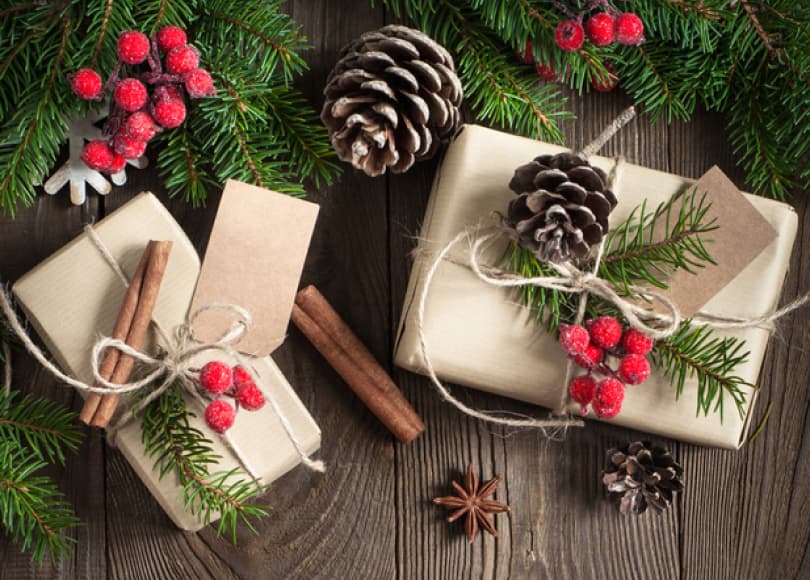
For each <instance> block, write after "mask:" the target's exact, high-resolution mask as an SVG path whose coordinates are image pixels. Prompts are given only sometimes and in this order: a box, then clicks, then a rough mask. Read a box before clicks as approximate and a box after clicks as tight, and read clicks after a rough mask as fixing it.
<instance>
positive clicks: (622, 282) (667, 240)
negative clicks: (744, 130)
mask: <svg viewBox="0 0 810 580" xmlns="http://www.w3.org/2000/svg"><path fill="white" fill-rule="evenodd" d="M710 208H711V204H710V203H707V202H706V194H705V193H700V194H699V193H698V192H697V191H696V190H695V189H692V190H691V191H689V192H686V193H684V194H683V195H682V196H679V197H676V198H674V199H672V200H670V201H668V202H664V203H661V204H660V205H659V206H658V207H657V208H656V209H655V211H652V212H648V211H647V203H646V201H645V202H644V203H642V204H641V206H639V207H637V208H635V209H634V210H633V211H632V212H631V213H630V216H629V217H628V218H627V219H626V220H625V221H624V222H623V223H621V224H620V225H619V226H617V227H616V228H614V229H613V230H611V231H610V233H609V234H608V237H607V239H606V241H605V248H606V251H605V256H604V257H603V258H602V262H601V263H600V266H599V276H600V277H601V278H604V279H605V280H608V281H609V282H611V283H612V284H614V285H616V286H619V287H622V288H624V291H625V293H626V294H632V292H631V290H630V286H633V285H637V284H639V283H647V284H651V285H653V286H656V287H658V288H667V279H668V278H669V277H670V276H671V275H672V274H673V273H674V272H675V271H676V270H686V271H687V272H690V273H692V274H696V273H697V271H698V269H699V268H702V267H704V266H705V265H706V264H714V263H715V262H714V260H713V259H712V257H711V255H710V254H709V252H708V250H707V249H706V244H707V243H709V242H710V240H708V239H707V238H706V237H705V236H706V234H708V233H709V232H711V231H714V230H715V229H717V227H718V226H717V224H716V220H714V219H711V220H709V219H707V213H708V211H709V210H710Z"/></svg>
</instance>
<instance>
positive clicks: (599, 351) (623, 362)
mask: <svg viewBox="0 0 810 580" xmlns="http://www.w3.org/2000/svg"><path fill="white" fill-rule="evenodd" d="M586 324H587V326H588V328H585V327H584V326H581V325H579V324H570V325H569V324H561V325H560V346H562V348H563V350H564V351H565V352H566V353H568V355H569V356H570V357H571V358H573V360H574V362H575V363H576V364H577V365H579V366H580V367H582V368H584V369H587V370H588V372H587V373H586V374H584V375H580V376H578V377H574V379H573V380H572V381H571V384H570V385H569V387H568V390H569V392H570V394H571V398H572V399H573V400H574V401H576V402H577V403H579V404H580V405H581V406H582V414H583V415H586V414H587V413H588V405H590V406H591V407H593V411H594V413H596V416H597V417H599V418H600V419H612V418H613V417H615V416H616V415H618V414H619V412H620V411H621V410H622V401H623V400H624V389H625V385H640V384H641V383H643V382H644V381H646V380H647V379H648V378H649V376H650V363H649V361H647V357H646V355H647V354H648V353H649V352H650V350H652V347H653V340H652V339H651V338H650V337H649V336H647V335H645V334H644V333H642V332H641V331H639V330H637V329H635V328H633V327H628V328H626V329H624V328H622V325H621V324H620V323H619V321H618V320H616V319H615V318H613V317H612V316H601V317H599V318H595V319H593V320H589V321H588V322H587V323H586ZM608 357H613V358H615V359H618V360H619V365H618V367H617V368H616V369H615V370H614V369H613V368H611V367H610V365H609V364H608ZM593 374H599V375H602V376H603V377H604V378H602V379H601V380H599V381H597V380H596V379H595V378H594V377H593Z"/></svg>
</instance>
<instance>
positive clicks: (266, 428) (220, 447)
mask: <svg viewBox="0 0 810 580" xmlns="http://www.w3.org/2000/svg"><path fill="white" fill-rule="evenodd" d="M95 229H96V231H97V232H98V234H99V236H100V237H101V239H102V240H103V241H104V243H105V245H106V246H107V247H108V248H109V249H110V251H111V252H112V255H113V256H114V257H115V258H116V259H117V260H118V262H119V263H120V264H121V265H122V267H123V270H124V272H125V273H126V274H127V275H128V276H131V275H132V273H133V272H134V271H135V268H136V267H137V262H138V260H139V258H140V256H141V254H142V253H143V250H144V248H145V247H146V244H147V242H148V241H149V240H150V239H154V240H172V241H174V247H173V249H172V253H171V257H170V259H169V264H168V268H167V271H166V275H165V278H164V280H163V284H162V286H161V290H160V296H159V299H158V302H157V306H156V308H155V314H154V320H156V321H157V322H158V323H159V324H161V326H162V327H163V328H165V329H167V330H169V331H171V330H172V329H174V328H175V327H176V326H177V325H179V324H181V323H182V322H183V321H184V320H185V318H186V315H187V313H188V309H189V305H190V304H191V300H192V295H193V293H194V289H195V286H196V284H197V277H198V275H199V273H200V260H199V257H198V256H197V252H196V251H195V250H194V247H193V246H192V245H191V242H190V241H189V240H188V238H187V237H186V235H185V234H184V233H183V230H182V229H181V228H180V226H179V225H178V224H177V222H175V221H174V219H173V218H172V216H171V214H169V212H168V211H167V210H166V208H165V207H164V206H163V205H162V204H161V203H160V202H159V201H158V200H157V198H156V197H155V196H153V195H152V194H151V193H142V194H140V195H138V196H137V197H135V198H134V199H133V200H132V201H130V202H129V203H127V204H126V205H125V206H123V207H122V208H120V209H119V210H118V211H116V212H114V213H113V214H111V215H110V216H109V217H107V218H106V219H104V220H102V221H101V222H99V223H98V224H97V225H96V226H95ZM13 292H14V295H15V296H16V298H17V302H18V304H19V305H20V306H21V307H22V309H23V310H24V311H25V313H26V315H27V316H28V319H29V320H30V322H31V324H32V326H33V327H34V329H35V330H36V331H37V333H38V334H39V336H40V337H41V338H42V340H43V342H44V343H45V344H46V346H47V347H48V349H49V350H50V352H51V354H52V355H53V357H54V359H55V360H56V362H58V363H59V364H60V365H61V366H62V367H63V368H64V369H65V370H67V371H68V372H69V373H71V374H72V375H74V376H76V377H78V378H79V379H81V380H82V381H84V382H92V380H93V375H92V370H91V365H90V349H91V347H92V345H93V344H94V343H95V341H96V340H97V339H98V337H99V336H101V335H102V334H104V335H107V336H109V334H110V332H111V331H112V327H113V325H114V323H115V318H116V316H117V314H118V309H119V308H120V306H121V302H122V300H123V296H124V292H125V287H124V285H123V283H122V282H121V281H120V280H119V279H118V277H117V276H116V275H115V274H114V272H113V271H112V269H111V268H110V266H109V265H108V264H107V263H106V262H105V261H104V259H103V258H102V257H101V255H100V253H99V251H98V249H97V248H96V247H95V246H94V245H93V244H92V242H90V241H89V239H88V238H87V236H86V234H82V235H81V236H79V237H78V238H76V239H75V240H73V241H72V242H70V243H69V244H67V245H66V246H64V247H63V248H61V249H60V250H59V251H57V252H56V253H55V254H54V255H52V256H51V257H49V258H48V259H46V260H45V261H44V262H42V263H41V264H40V265H39V266H37V267H36V268H34V269H33V270H32V271H31V272H29V273H28V274H26V275H25V276H23V277H22V278H20V280H19V281H18V282H17V283H16V284H15V285H14V287H13ZM153 340H154V337H152V340H150V344H149V345H148V346H147V348H149V346H151V345H152V344H154V343H153ZM216 356H217V357H218V358H221V359H222V360H226V359H227V357H224V356H222V355H219V354H218V355H216ZM209 359H210V355H209ZM205 362H206V360H205V359H204V358H203V360H201V361H200V366H201V365H202V364H204V363H205ZM228 362H232V363H233V362H234V361H228ZM254 367H255V371H256V372H257V374H258V376H259V377H260V380H259V381H257V383H258V384H259V386H260V388H261V389H262V390H263V391H264V392H265V394H270V393H272V396H273V397H275V399H276V400H277V401H278V403H279V406H280V407H281V408H282V409H283V411H284V413H286V415H287V417H288V418H289V420H290V424H291V425H292V427H293V429H294V431H295V433H296V435H297V437H298V439H299V440H300V441H301V443H302V446H303V448H304V450H305V451H306V452H307V453H314V452H315V451H316V450H317V449H318V448H319V447H320V439H321V434H320V429H319V428H318V425H317V424H316V423H315V421H314V420H313V418H312V417H311V416H310V414H309V413H308V412H307V410H306V408H305V407H304V405H303V404H302V403H301V401H300V400H299V399H298V397H297V395H296V394H295V391H294V390H293V389H292V387H291V386H290V384H289V383H288V382H287V380H286V378H285V377H284V375H283V374H282V373H281V371H280V370H279V369H278V367H277V366H276V365H275V363H274V362H273V360H272V359H271V358H270V357H269V356H268V357H265V358H262V359H257V361H256V362H255V365H254ZM187 402H188V403H189V405H190V409H192V411H193V412H194V413H195V415H197V418H195V419H192V421H191V423H192V425H193V426H194V427H196V428H198V429H200V430H201V431H203V433H205V434H206V437H207V438H208V439H210V440H211V441H212V442H213V448H214V452H215V453H217V454H218V455H220V456H221V457H222V459H221V460H220V461H219V462H218V463H217V465H215V466H212V468H211V471H212V472H217V471H227V470H230V469H232V468H235V467H237V466H238V465H239V463H238V460H237V459H236V457H235V456H234V455H233V453H232V452H231V451H230V450H229V449H228V448H227V447H226V446H225V445H224V443H223V442H222V440H221V438H220V437H219V436H218V435H217V434H216V433H214V432H212V431H211V430H209V429H208V427H207V426H206V425H205V422H204V421H203V420H202V419H201V417H202V414H203V409H202V408H200V406H199V403H197V402H195V401H192V400H191V399H190V398H187ZM228 434H229V435H230V436H231V438H232V440H233V441H234V442H235V443H236V445H237V446H238V447H239V449H240V451H241V452H242V453H243V455H244V456H245V459H246V460H247V462H248V463H249V464H250V465H251V466H252V467H253V468H254V469H255V470H256V471H257V473H259V474H260V475H261V478H262V481H263V482H264V483H270V482H272V481H273V480H275V479H277V478H279V477H281V476H282V475H283V474H285V473H286V472H287V471H289V470H291V469H292V468H293V467H295V466H296V465H297V464H298V463H299V456H298V454H297V453H296V451H295V449H294V447H293V445H292V443H291V442H290V440H289V438H288V437H287V434H286V432H285V431H284V428H283V427H282V425H281V422H280V421H279V419H278V416H277V415H276V414H275V413H274V411H273V409H272V407H271V406H270V405H269V404H268V405H265V407H264V408H262V409H261V410H259V411H255V412H240V413H239V415H238V417H237V421H236V423H235V425H234V427H233V428H232V429H231V430H230V431H229V432H228ZM117 445H118V448H119V449H120V450H121V452H122V453H123V454H124V456H125V457H126V458H127V461H129V463H130V465H132V468H133V469H134V470H135V472H136V473H137V474H138V476H139V477H140V478H141V479H142V480H143V482H144V483H145V484H146V486H147V487H148V488H149V490H150V491H151V492H152V494H153V495H154V496H155V498H156V499H157V501H158V503H160V505H161V507H162V508H163V509H164V510H165V511H166V513H167V514H168V515H169V517H170V518H171V519H172V521H173V522H174V523H175V524H176V525H177V526H178V527H180V528H182V529H184V530H188V531H196V530H199V529H201V528H202V527H203V525H202V524H201V523H200V522H198V521H197V519H196V517H194V516H193V515H192V514H190V513H188V512H186V511H185V510H184V508H183V501H182V487H181V486H180V485H179V484H178V481H177V478H176V477H175V476H174V475H171V474H170V475H167V476H166V477H165V478H164V479H163V480H159V479H158V476H157V473H155V472H154V471H153V470H152V465H153V460H152V459H149V458H147V457H146V454H145V449H144V446H143V443H142V442H141V429H140V424H139V423H138V422H137V421H134V422H132V423H130V424H129V425H127V426H126V427H124V428H123V429H122V430H121V431H120V432H119V433H118V437H117ZM217 517H218V516H213V517H212V521H214V520H216V519H217Z"/></svg>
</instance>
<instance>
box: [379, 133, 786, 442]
mask: <svg viewBox="0 0 810 580" xmlns="http://www.w3.org/2000/svg"><path fill="white" fill-rule="evenodd" d="M564 150H565V149H564V148H562V147H559V146H556V145H551V144H547V143H542V142H538V141H533V140H531V139H526V138H522V137H516V136H514V135H510V134H507V133H502V132H499V131H494V130H491V129H487V128H484V127H479V126H475V125H467V126H466V127H465V128H464V129H463V131H462V132H461V134H460V135H459V136H458V138H457V139H456V140H455V141H454V142H453V143H452V144H451V145H450V147H449V149H448V151H447V154H446V156H445V159H444V161H443V163H442V166H441V169H440V170H439V172H438V174H437V177H436V180H435V182H434V186H433V192H432V194H431V198H430V201H429V204H428V209H427V213H426V215H425V220H424V223H423V227H422V232H421V240H422V241H420V250H424V251H417V252H416V256H417V257H416V259H415V262H414V265H413V269H412V271H411V277H410V282H409V285H408V290H407V294H406V298H405V305H404V308H403V314H402V318H401V320H400V326H399V331H398V336H397V344H396V355H395V357H396V358H395V362H396V364H397V365H399V366H401V367H403V368H406V369H408V370H412V371H414V372H419V373H423V372H424V362H423V359H422V355H421V350H420V347H419V341H418V338H417V331H416V300H417V296H418V294H419V293H420V292H421V290H422V284H423V279H424V272H425V271H426V269H427V266H428V264H429V261H430V260H431V258H430V257H429V254H430V253H431V251H435V249H437V248H440V247H443V246H444V245H445V244H446V243H447V242H449V241H450V240H451V239H453V238H454V237H455V236H456V235H457V234H458V233H459V232H460V231H462V230H464V229H465V228H467V227H469V226H475V225H477V224H481V223H485V224H490V223H492V218H491V214H492V212H494V211H499V212H505V211H506V207H507V204H508V203H509V201H510V200H511V199H513V198H514V195H515V194H514V193H513V192H512V191H511V190H510V189H509V188H508V183H509V180H510V178H511V177H512V175H513V173H514V170H515V168H516V167H517V166H518V165H521V164H523V163H526V162H528V161H530V160H531V159H533V158H534V157H536V156H537V155H541V154H543V153H558V152H561V151H564ZM591 162H592V163H593V164H594V165H597V166H599V167H601V168H602V169H604V170H605V171H609V170H610V168H611V167H612V165H613V160H612V159H609V158H606V157H599V156H595V157H592V158H591ZM692 183H693V180H689V179H686V178H684V177H679V176H677V175H672V174H669V173H663V172H661V171H654V170H652V169H648V168H645V167H641V166H638V165H631V164H627V165H625V167H624V171H623V173H622V178H621V182H620V184H619V186H618V188H617V189H616V191H617V194H618V198H619V205H618V206H617V208H616V209H615V210H614V212H613V213H612V214H611V216H610V220H611V222H612V223H614V224H616V223H620V222H621V221H622V220H624V219H626V218H627V216H628V215H629V213H630V211H631V210H632V209H633V208H635V207H636V206H637V205H639V204H640V203H641V202H642V201H643V200H644V199H647V200H648V206H651V207H654V206H655V205H657V204H658V203H660V202H663V201H666V200H667V199H669V198H670V197H671V196H673V195H675V194H677V193H680V192H682V191H684V190H685V189H686V188H687V187H688V186H689V185H691V184H692ZM745 195H746V197H747V199H748V200H749V201H750V202H751V203H752V204H753V205H754V207H756V209H757V210H759V212H760V213H761V214H762V215H763V216H764V217H765V219H766V220H767V221H768V222H769V223H770V224H771V225H772V226H773V227H774V229H775V230H776V231H777V232H778V237H777V239H775V240H774V241H773V242H772V243H771V244H769V245H768V246H767V247H766V249H765V250H764V251H763V252H762V253H761V254H759V255H758V256H757V257H756V258H754V259H753V260H752V261H751V262H750V264H749V265H748V266H747V267H745V269H743V270H742V272H741V273H740V274H738V275H737V276H736V277H735V278H734V279H733V280H732V281H731V282H730V283H729V284H728V285H727V286H725V287H724V288H723V289H722V290H720V291H719V292H718V293H717V294H716V295H715V296H714V297H713V298H712V299H711V300H710V301H709V302H708V303H707V304H706V305H705V306H704V307H703V308H702V311H704V312H707V313H710V314H714V315H720V316H736V317H753V316H758V315H763V314H765V313H767V312H769V311H771V310H773V309H774V308H776V307H777V304H778V301H779V297H780V295H781V292H782V285H783V283H784V279H785V274H786V272H787V268H788V262H789V259H790V253H791V249H792V247H793V241H794V238H795V237H796V229H797V223H798V220H797V216H796V214H795V212H794V211H793V209H792V208H791V207H790V206H788V205H786V204H783V203H779V202H776V201H774V200H770V199H765V198H762V197H757V196H753V195H749V194H745ZM505 247H506V241H504V242H503V244H500V245H497V246H496V247H493V248H491V249H490V251H489V252H488V253H486V254H485V255H484V258H483V259H482V262H483V263H490V264H497V263H498V260H499V258H500V256H502V255H503V251H504V249H505ZM424 332H425V337H426V343H427V345H428V355H429V356H430V359H431V361H432V363H433V366H434V368H435V369H436V372H437V374H438V375H439V376H440V377H441V378H442V379H443V380H445V381H448V382H451V383H457V384H460V385H465V386H469V387H473V388H476V389H480V390H484V391H489V392H492V393H496V394H499V395H503V396H507V397H511V398H514V399H519V400H522V401H527V402H530V403H535V404H537V405H541V406H544V407H548V408H553V407H555V406H556V405H557V403H558V401H559V400H560V397H561V394H562V392H564V389H565V385H564V374H565V359H564V358H563V356H562V354H561V351H560V347H559V345H558V344H557V342H556V340H554V338H552V336H551V335H549V334H548V333H546V332H545V330H544V329H543V327H542V326H541V325H539V324H537V322H536V321H535V320H534V318H533V313H532V312H531V311H530V310H529V309H527V308H524V307H522V306H521V305H520V304H519V298H518V295H517V293H516V291H515V290H510V289H504V288H495V287H492V286H489V285H487V284H485V283H483V282H481V281H479V280H478V279H477V278H476V277H475V275H474V274H473V273H472V272H471V271H470V270H469V269H467V268H465V267H463V266H460V265H456V264H453V263H450V262H446V263H444V264H442V265H441V266H440V268H439V270H438V272H437V273H436V276H435V278H434V282H433V285H432V286H431V289H430V293H429V295H428V299H427V303H426V305H425V320H424ZM718 332H719V331H718ZM722 335H726V336H738V337H741V338H743V339H745V340H746V342H747V348H748V350H750V353H751V354H750V356H749V359H748V362H746V363H745V364H743V365H740V366H739V367H738V368H737V374H738V375H739V376H741V377H743V378H744V379H745V380H746V381H748V382H749V383H751V384H756V383H757V380H758V377H759V372H760V368H761V366H762V360H763V358H764V356H765V349H766V346H767V343H768V338H769V336H770V332H768V331H766V330H763V329H755V328H752V329H745V330H734V331H722ZM746 390H747V391H748V396H747V402H746V412H745V415H744V416H743V417H740V416H739V414H738V413H737V410H736V407H735V406H734V403H733V402H732V401H731V400H730V398H728V397H726V402H725V406H724V412H723V416H722V421H721V417H720V415H719V414H716V413H710V414H709V415H708V416H704V415H703V414H702V413H701V414H700V415H697V414H696V411H697V383H696V382H695V381H692V380H688V381H687V385H686V388H685V390H684V392H683V395H682V396H681V397H680V398H679V399H676V397H675V389H674V387H673V386H672V385H671V384H670V383H669V381H668V380H667V379H666V378H665V377H664V376H663V375H662V374H660V373H659V372H658V371H655V370H654V371H653V375H652V376H651V377H650V379H649V380H648V381H647V382H645V383H644V384H642V385H638V386H628V388H627V392H626V396H625V400H624V405H623V407H622V411H621V413H620V414H619V415H618V416H617V417H616V418H614V419H611V420H609V422H610V423H614V424H617V425H623V426H626V427H630V428H633V429H638V430H640V431H645V432H649V433H655V434H658V435H662V436H665V437H671V438H674V439H680V440H683V441H688V442H692V443H697V444H701V445H709V446H716V447H723V448H727V449H736V448H739V447H740V446H741V445H742V443H743V442H744V441H745V437H746V433H747V431H748V427H749V423H750V418H751V415H752V413H751V408H752V406H753V404H754V402H755V399H756V390H755V389H746ZM570 411H571V412H572V413H579V406H578V405H576V404H573V405H571V406H570ZM589 417H591V418H592V417H593V414H592V413H591V414H590V415H589Z"/></svg>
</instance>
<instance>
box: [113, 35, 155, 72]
mask: <svg viewBox="0 0 810 580" xmlns="http://www.w3.org/2000/svg"><path fill="white" fill-rule="evenodd" d="M148 54H149V38H147V36H146V35H145V34H144V33H143V32H138V31H137V30H127V31H126V32H122V33H121V36H119V37H118V58H120V59H121V60H122V61H123V62H125V63H127V64H140V63H142V62H143V61H145V60H146V57H147V55H148Z"/></svg>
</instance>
